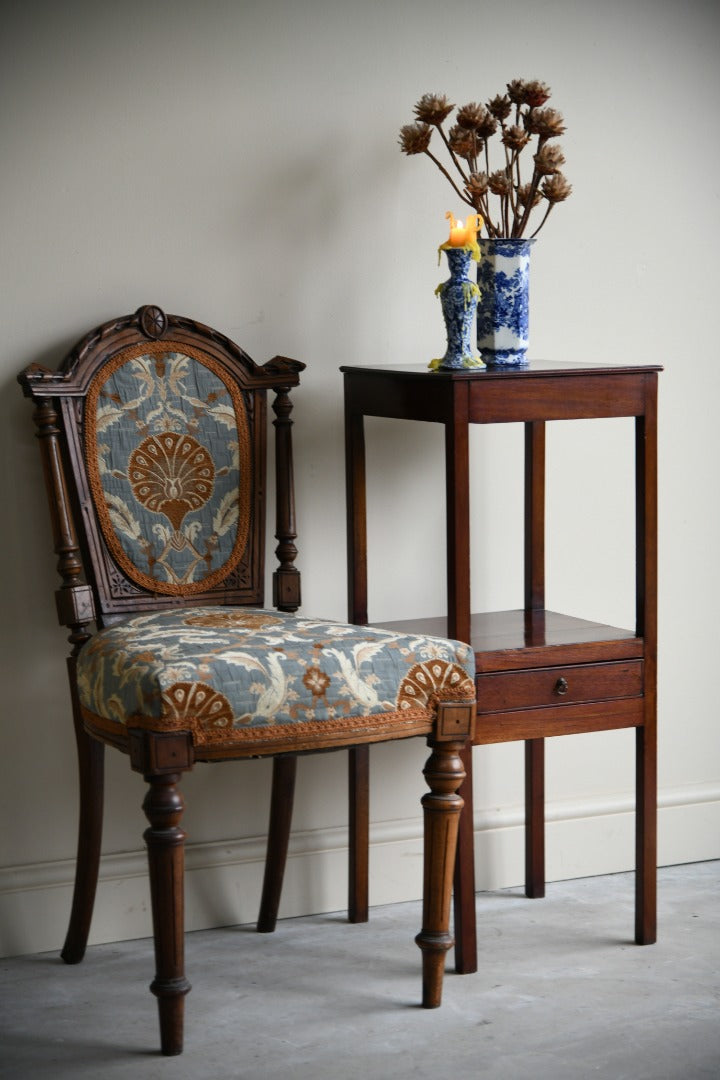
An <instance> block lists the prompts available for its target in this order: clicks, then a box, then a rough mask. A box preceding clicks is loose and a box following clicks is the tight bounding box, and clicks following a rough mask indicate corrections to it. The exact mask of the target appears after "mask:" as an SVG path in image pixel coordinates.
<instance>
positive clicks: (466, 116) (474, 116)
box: [456, 101, 487, 131]
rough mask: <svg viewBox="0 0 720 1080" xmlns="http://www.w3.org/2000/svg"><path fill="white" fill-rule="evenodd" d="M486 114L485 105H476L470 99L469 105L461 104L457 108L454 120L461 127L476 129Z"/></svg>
mask: <svg viewBox="0 0 720 1080" xmlns="http://www.w3.org/2000/svg"><path fill="white" fill-rule="evenodd" d="M486 116H487V113H486V111H485V106H484V105H477V104H476V103H475V102H474V101H472V102H470V104H469V105H463V107H462V108H461V109H458V111H457V117H456V120H457V122H458V125H459V126H460V127H461V128H468V129H469V130H470V131H477V130H478V129H479V128H480V125H481V124H482V122H483V120H484V119H485V117H486Z"/></svg>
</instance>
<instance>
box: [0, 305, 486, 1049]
mask: <svg viewBox="0 0 720 1080" xmlns="http://www.w3.org/2000/svg"><path fill="white" fill-rule="evenodd" d="M303 367H304V365H303V364H300V363H298V362H296V361H293V360H289V359H287V358H285V357H275V359H273V360H271V361H269V362H268V363H266V364H265V365H263V366H258V365H256V364H255V363H254V362H253V361H252V360H251V359H250V357H249V356H247V354H246V353H244V352H243V351H242V350H241V349H240V348H238V347H237V346H236V345H234V344H233V343H232V342H231V341H229V340H228V339H227V338H225V337H223V335H221V334H219V333H216V332H215V331H213V330H211V329H209V328H208V327H206V326H203V325H201V324H199V323H196V322H193V321H191V320H189V319H185V318H180V317H177V316H173V315H165V314H164V313H163V312H162V311H161V310H160V309H159V308H157V307H153V306H146V307H142V308H140V309H139V310H138V311H137V312H136V313H135V314H134V315H129V316H126V317H123V318H120V319H117V320H115V321H112V322H108V323H105V324H104V325H102V326H100V327H98V328H97V329H95V330H93V331H92V332H91V333H90V334H88V335H87V336H86V337H84V338H83V339H82V341H80V342H79V343H78V345H76V346H75V348H74V349H72V350H71V352H70V353H69V355H68V356H67V358H66V359H65V361H64V363H63V364H62V366H61V367H60V369H59V370H58V371H57V372H51V371H48V370H46V369H44V368H41V367H39V366H37V365H34V366H31V367H29V368H28V369H27V370H26V371H24V372H23V373H22V374H21V375H20V377H19V379H20V382H21V385H22V387H23V390H24V392H25V394H26V395H27V396H28V397H30V398H31V399H32V400H33V402H34V403H35V406H36V408H35V412H34V419H35V423H36V425H37V435H38V437H39V441H40V447H41V451H42V461H43V467H44V474H45V482H46V487H47V492H48V496H49V500H50V509H51V519H52V529H53V534H54V544H55V551H56V554H57V555H58V571H59V574H60V576H61V578H62V584H61V586H60V588H59V589H58V590H57V594H56V597H57V610H58V615H59V619H60V622H61V623H62V624H63V625H64V626H66V627H68V628H69V630H70V635H69V641H70V643H71V645H72V651H71V654H70V656H69V659H68V671H69V676H70V691H71V699H72V706H73V713H74V719H75V733H76V739H77V746H78V754H79V766H80V828H79V842H78V858H77V870H76V883H75V892H74V898H73V906H72V914H71V918H70V925H69V929H68V934H67V939H66V942H65V946H64V949H63V951H62V956H63V958H64V960H65V961H67V962H68V963H77V962H78V961H80V960H81V959H82V957H83V954H84V952H85V946H86V943H87V937H88V932H89V928H90V920H91V916H92V910H93V904H94V897H95V889H96V883H97V877H98V864H99V858H100V847H101V831H102V802H103V754H104V746H105V744H107V745H109V746H113V747H115V748H116V749H119V750H121V751H122V752H123V753H125V754H127V755H128V757H129V759H130V766H131V768H132V769H134V770H135V771H136V772H139V773H142V774H143V776H144V777H145V780H146V781H147V784H148V788H147V793H146V797H145V801H144V804H143V809H144V811H145V814H146V816H147V819H148V821H149V823H150V825H149V828H148V829H147V830H146V832H145V840H146V843H147V849H148V860H149V871H150V889H151V896H152V914H153V928H154V942H155V962H156V975H155V979H154V981H153V982H152V985H151V990H152V992H153V993H154V994H155V995H156V996H157V998H158V1005H159V1015H160V1035H161V1047H162V1052H163V1053H164V1054H178V1053H180V1052H181V1050H182V1038H183V1035H182V1028H183V1007H184V997H185V995H186V994H187V992H188V990H189V989H190V985H189V983H188V981H187V979H186V977H185V971H184V960H183V846H184V840H185V833H184V832H183V829H182V827H181V824H180V822H181V818H182V814H183V799H182V796H181V794H180V791H179V789H178V782H179V780H180V777H181V774H182V773H183V772H185V771H187V770H189V769H191V768H192V767H193V765H194V764H195V763H196V762H199V761H221V760H223V761H224V760H232V759H239V758H249V757H264V756H275V755H279V756H277V757H276V758H275V763H276V764H275V774H274V791H273V796H272V814H271V817H272V818H273V821H272V823H271V828H270V833H269V842H268V847H269V859H268V864H267V874H266V882H265V894H264V900H263V910H264V915H263V916H262V917H261V924H262V923H263V921H264V923H265V925H264V927H262V925H261V928H264V929H271V928H272V926H273V925H274V919H275V916H276V914H277V900H278V898H279V887H280V882H281V880H282V865H283V862H284V857H285V852H284V851H283V850H279V851H277V852H276V851H275V849H274V844H275V842H276V841H277V843H278V844H279V847H280V849H282V848H283V846H284V845H285V846H286V840H287V829H288V823H289V811H290V808H291V803H292V776H293V772H294V755H296V754H298V753H305V752H311V751H314V750H326V749H333V748H342V747H345V748H347V747H355V746H361V747H362V746H364V745H366V744H369V743H374V742H381V741H385V740H389V739H404V738H408V737H410V736H416V735H423V736H425V737H426V738H427V741H428V745H429V746H430V747H431V756H430V758H429V760H428V763H427V765H426V767H425V770H424V772H425V777H426V780H427V784H428V786H429V788H430V792H429V793H428V794H426V795H425V796H424V798H423V799H422V803H423V806H424V817H425V856H424V858H425V873H424V903H423V926H422V930H421V932H420V933H419V934H418V936H417V938H416V940H417V942H418V944H419V946H420V948H421V950H422V961H423V964H422V966H423V994H422V1002H423V1005H424V1006H426V1007H429V1008H432V1007H435V1006H437V1005H439V1004H440V996H441V990H442V975H443V967H444V959H445V954H446V952H447V950H448V949H449V948H450V947H451V945H452V938H451V936H450V933H449V918H450V898H451V877H452V867H453V859H454V853H455V845H456V835H457V824H458V816H459V813H460V809H461V807H462V800H461V798H460V796H459V795H458V794H457V790H458V787H459V786H460V783H461V781H462V779H463V775H464V774H463V769H462V765H461V762H460V758H459V751H460V750H461V748H462V747H463V745H464V744H465V742H466V741H467V739H468V737H469V736H470V735H471V727H472V723H473V719H474V713H475V705H474V686H473V656H472V653H471V651H470V650H469V649H468V648H467V647H466V646H464V645H462V644H460V643H458V642H450V641H446V640H443V639H436V638H424V637H420V636H418V635H412V636H402V635H397V634H392V633H388V632H386V631H381V630H373V629H371V628H368V627H355V626H348V625H342V624H336V623H329V622H326V621H319V620H316V619H309V618H306V617H302V616H300V615H298V614H297V609H298V607H299V604H300V578H299V573H298V570H297V569H296V567H295V565H294V562H295V558H296V548H295V544H294V541H295V538H296V535H295V511H294V497H293V473H292V451H291V427H292V422H291V404H290V399H289V392H290V390H291V388H293V387H295V386H297V385H298V382H299V374H300V372H301V371H302V370H303ZM268 390H271V391H273V394H274V399H273V410H274V412H275V419H274V421H273V424H274V426H275V457H276V492H277V504H278V505H277V532H276V538H277V539H278V541H279V543H278V547H277V556H278V559H279V566H278V568H277V569H276V570H275V573H274V577H273V594H274V595H273V604H274V607H273V608H272V609H266V608H264V607H263V603H264V596H263V585H264V557H263V553H264V531H265V460H266V396H267V391H268ZM288 755H289V756H288Z"/></svg>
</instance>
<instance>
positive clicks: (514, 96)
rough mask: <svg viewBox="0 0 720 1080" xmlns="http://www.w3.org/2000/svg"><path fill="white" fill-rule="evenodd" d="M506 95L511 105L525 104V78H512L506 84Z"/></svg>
mask: <svg viewBox="0 0 720 1080" xmlns="http://www.w3.org/2000/svg"><path fill="white" fill-rule="evenodd" d="M507 92H508V97H509V98H510V100H511V102H512V103H513V105H524V104H525V80H524V79H513V80H512V82H509V83H508V84H507Z"/></svg>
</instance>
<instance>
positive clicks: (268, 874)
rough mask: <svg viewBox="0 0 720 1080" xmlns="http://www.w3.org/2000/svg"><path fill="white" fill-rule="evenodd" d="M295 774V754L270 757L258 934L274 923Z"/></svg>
mask: <svg viewBox="0 0 720 1080" xmlns="http://www.w3.org/2000/svg"><path fill="white" fill-rule="evenodd" d="M296 774H297V758H296V757H295V756H294V755H289V756H287V757H276V758H273V777H272V791H271V794H270V825H269V827H268V839H267V854H266V856H265V877H264V879H263V890H262V898H261V900H260V913H259V915H258V921H257V929H258V933H260V934H271V933H272V932H273V930H274V929H275V925H276V923H277V917H278V909H279V907H280V896H281V894H282V886H283V878H284V876H285V863H286V862H287V853H288V843H289V841H290V826H291V824H292V812H293V801H294V799H295V776H296Z"/></svg>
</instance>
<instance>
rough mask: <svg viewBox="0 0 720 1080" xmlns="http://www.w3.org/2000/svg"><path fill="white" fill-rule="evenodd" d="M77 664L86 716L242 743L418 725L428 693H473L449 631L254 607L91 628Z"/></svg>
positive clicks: (466, 654)
mask: <svg viewBox="0 0 720 1080" xmlns="http://www.w3.org/2000/svg"><path fill="white" fill-rule="evenodd" d="M77 674H78V689H79V694H80V701H81V705H82V708H83V712H84V715H85V717H86V719H87V720H88V721H89V722H90V723H91V724H92V725H95V726H100V727H101V728H103V729H104V730H108V729H113V728H114V729H117V727H118V725H126V726H131V727H138V726H139V727H145V728H149V729H152V730H156V731H166V730H190V731H192V732H193V735H194V740H195V743H196V745H198V746H202V745H203V744H211V743H218V742H220V743H232V744H239V746H240V747H241V748H242V751H243V752H252V748H253V746H257V747H258V748H259V752H262V750H263V748H266V747H267V746H268V745H272V747H273V749H277V748H278V746H281V745H282V740H283V738H287V739H288V742H290V741H292V745H293V746H294V747H296V748H297V745H298V739H300V741H301V742H302V740H303V739H304V743H303V745H304V746H306V747H307V748H312V746H313V745H314V744H320V745H330V744H332V741H333V739H337V741H338V742H339V743H340V742H345V743H347V742H348V741H349V737H350V734H351V733H355V734H357V741H359V742H361V741H364V740H368V739H370V740H375V739H382V738H383V737H397V735H398V731H402V732H403V733H405V734H408V735H412V734H420V733H427V732H428V730H429V727H430V724H431V722H432V719H433V717H434V715H435V711H436V708H437V703H438V702H439V701H453V700H454V701H469V700H473V698H474V683H473V676H474V655H473V652H472V649H470V648H469V647H468V646H467V645H463V644H461V643H460V642H454V641H448V640H445V639H441V638H431V637H423V636H419V635H400V634H394V633H390V632H388V631H383V630H378V629H375V628H372V627H362V626H349V625H344V624H341V623H333V622H324V621H317V620H314V619H307V618H303V617H301V616H298V615H287V614H284V613H282V612H278V611H266V610H261V609H257V608H227V607H195V608H183V609H176V610H171V611H163V612H154V613H152V614H146V615H139V616H135V617H133V618H130V619H128V620H126V621H125V622H123V623H120V624H118V625H116V626H113V627H109V628H107V629H105V630H101V631H99V632H98V633H97V634H96V635H95V636H94V637H92V638H91V639H90V640H89V641H88V642H87V644H86V645H85V646H84V647H83V649H82V650H81V652H80V654H79V657H78V665H77Z"/></svg>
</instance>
